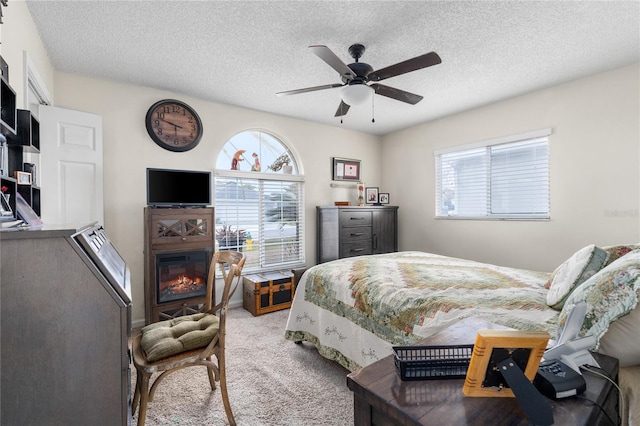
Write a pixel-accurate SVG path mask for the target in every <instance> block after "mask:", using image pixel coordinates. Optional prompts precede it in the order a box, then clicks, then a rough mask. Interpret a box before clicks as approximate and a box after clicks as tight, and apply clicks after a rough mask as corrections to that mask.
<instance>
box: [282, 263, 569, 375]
mask: <svg viewBox="0 0 640 426" xmlns="http://www.w3.org/2000/svg"><path fill="white" fill-rule="evenodd" d="M548 277H549V274H548V273H543V272H535V271H528V270H522V269H514V268H506V267H500V266H496V265H490V264H484V263H479V262H474V261H469V260H464V259H456V258H451V257H446V256H440V255H436V254H430V253H423V252H416V251H410V252H398V253H389V254H382V255H374V256H360V257H353V258H347V259H340V260H336V261H333V262H327V263H323V264H320V265H316V266H314V267H312V268H310V269H309V270H307V271H306V272H305V274H304V275H303V276H302V279H301V280H300V283H299V284H298V288H297V289H296V295H295V298H294V301H293V305H292V307H291V310H290V313H289V320H288V322H287V327H286V331H285V337H286V338H287V339H289V340H294V341H308V342H311V343H313V344H314V345H315V346H316V347H317V349H318V351H319V352H320V353H321V354H322V355H323V356H325V357H327V358H329V359H332V360H335V361H337V362H339V363H340V364H342V365H343V366H344V367H345V368H347V369H348V370H355V369H357V368H359V367H364V366H366V365H368V364H370V363H372V362H375V361H377V360H378V359H380V358H383V357H385V356H387V355H389V354H390V353H391V346H392V345H410V344H413V343H415V342H416V341H418V340H420V339H422V338H425V337H428V336H430V335H432V334H435V333H437V332H439V331H441V330H443V329H444V328H447V327H449V326H450V325H453V324H455V323H456V322H458V321H460V320H462V319H464V318H468V317H474V318H478V319H482V320H485V321H489V322H493V323H497V324H501V325H504V326H508V327H511V328H515V329H519V330H546V331H548V332H549V333H550V334H551V335H552V336H553V335H554V333H555V332H556V327H557V326H556V320H557V317H558V314H559V312H558V311H556V310H554V309H551V308H550V307H548V306H547V304H546V294H547V289H546V288H544V283H545V282H546V281H547V279H548Z"/></svg>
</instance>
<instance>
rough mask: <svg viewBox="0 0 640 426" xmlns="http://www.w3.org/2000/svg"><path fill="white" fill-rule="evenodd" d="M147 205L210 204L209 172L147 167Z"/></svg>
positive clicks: (187, 205)
mask: <svg viewBox="0 0 640 426" xmlns="http://www.w3.org/2000/svg"><path fill="white" fill-rule="evenodd" d="M147 205H149V206H156V207H170V206H179V207H202V206H208V205H211V172H206V171H193V170H170V169H150V168H148V169H147Z"/></svg>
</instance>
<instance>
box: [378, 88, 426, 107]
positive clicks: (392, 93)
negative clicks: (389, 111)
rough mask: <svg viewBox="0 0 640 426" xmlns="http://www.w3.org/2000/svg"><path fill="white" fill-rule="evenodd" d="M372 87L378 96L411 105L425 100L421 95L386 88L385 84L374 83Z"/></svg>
mask: <svg viewBox="0 0 640 426" xmlns="http://www.w3.org/2000/svg"><path fill="white" fill-rule="evenodd" d="M370 87H372V88H373V90H375V91H376V94H377V95H382V96H386V97H387V98H391V99H395V100H397V101H401V102H406V103H408V104H411V105H415V104H417V103H418V102H420V101H421V100H422V99H423V97H422V96H420V95H416V94H413V93H409V92H405V91H404V90H400V89H396V88H395V87H389V86H385V85H384V84H377V83H374V84H372V85H370Z"/></svg>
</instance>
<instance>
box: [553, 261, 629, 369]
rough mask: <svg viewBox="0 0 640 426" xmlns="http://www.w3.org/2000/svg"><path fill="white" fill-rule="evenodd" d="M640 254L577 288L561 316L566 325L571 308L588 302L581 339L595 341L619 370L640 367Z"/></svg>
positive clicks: (611, 265)
mask: <svg viewBox="0 0 640 426" xmlns="http://www.w3.org/2000/svg"><path fill="white" fill-rule="evenodd" d="M639 298H640V250H634V251H632V252H631V253H629V254H627V255H625V256H623V257H621V258H619V259H617V260H616V261H614V262H613V263H611V264H610V265H608V266H606V267H605V268H603V269H602V270H601V271H600V272H598V273H597V274H595V275H594V276H593V277H591V278H589V279H588V280H587V281H586V282H584V283H583V284H582V285H580V286H578V288H576V289H575V290H574V291H573V292H572V293H571V294H570V295H569V297H568V298H567V301H566V305H565V308H564V309H563V310H562V311H561V312H560V315H559V316H558V330H561V329H562V327H563V326H564V324H565V323H566V320H567V317H568V314H569V309H568V306H570V305H571V304H575V303H578V302H580V301H584V302H587V305H588V308H587V314H586V315H585V318H584V322H583V324H582V328H581V329H580V333H579V335H580V336H585V335H588V334H590V335H592V336H593V337H595V338H596V349H597V351H598V352H602V353H605V354H607V355H610V356H613V357H615V358H618V359H619V360H620V366H621V367H622V366H629V365H640V345H638V342H639V341H640V304H639V303H638V299H639Z"/></svg>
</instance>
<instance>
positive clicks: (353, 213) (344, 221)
mask: <svg viewBox="0 0 640 426" xmlns="http://www.w3.org/2000/svg"><path fill="white" fill-rule="evenodd" d="M371 217H372V215H371V211H366V212H359V211H357V210H345V211H341V212H340V227H341V228H342V227H344V226H371V223H372V220H371Z"/></svg>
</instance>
